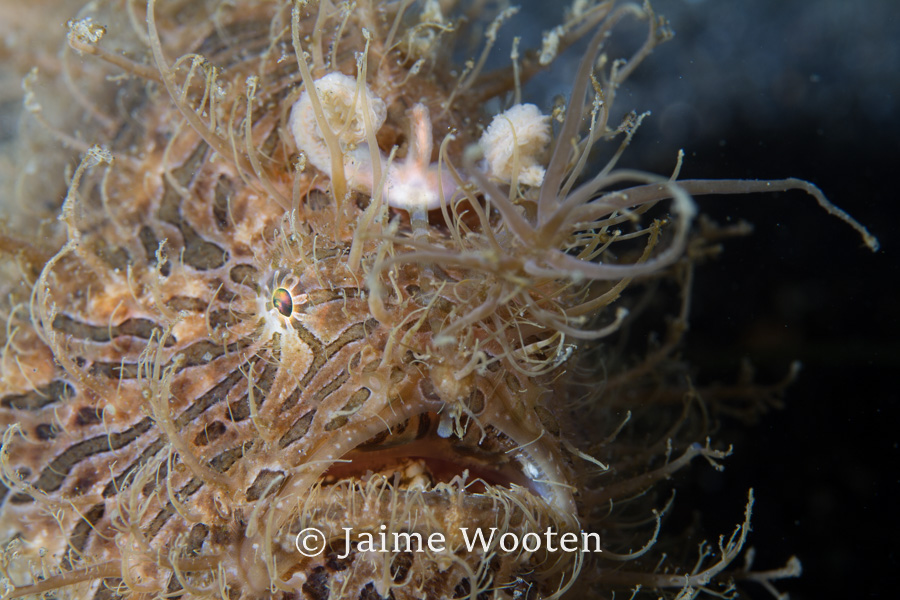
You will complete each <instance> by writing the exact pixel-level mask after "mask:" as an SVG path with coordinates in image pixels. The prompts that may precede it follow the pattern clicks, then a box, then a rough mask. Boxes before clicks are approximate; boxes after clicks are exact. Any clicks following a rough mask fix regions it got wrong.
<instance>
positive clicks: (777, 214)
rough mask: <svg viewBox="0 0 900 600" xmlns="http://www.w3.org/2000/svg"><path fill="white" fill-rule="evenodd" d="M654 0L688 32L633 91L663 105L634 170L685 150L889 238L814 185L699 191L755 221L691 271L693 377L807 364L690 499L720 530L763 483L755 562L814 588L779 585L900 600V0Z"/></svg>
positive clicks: (632, 104)
mask: <svg viewBox="0 0 900 600" xmlns="http://www.w3.org/2000/svg"><path fill="white" fill-rule="evenodd" d="M653 5H654V8H656V10H657V11H658V12H659V13H661V14H665V15H666V16H667V17H668V18H669V20H670V22H671V24H672V28H673V29H674V30H675V32H676V35H675V38H674V39H673V40H671V41H669V42H667V43H666V44H664V45H662V46H660V47H659V48H657V49H656V51H655V52H654V53H653V55H651V57H650V58H649V59H648V60H647V61H646V63H645V64H644V65H642V66H641V67H640V68H639V69H638V71H637V72H636V73H635V75H634V77H633V78H632V79H631V80H629V82H628V83H627V84H626V86H625V88H624V89H623V90H622V92H621V93H620V95H619V98H618V104H619V108H620V109H623V110H631V109H634V110H637V111H639V112H641V111H644V110H650V111H652V115H651V116H650V117H648V119H647V120H646V121H645V122H644V125H643V126H642V128H641V130H640V131H639V132H638V135H637V137H636V139H635V142H634V144H633V145H632V147H631V148H630V149H629V151H628V153H627V158H626V159H625V162H626V164H627V165H628V166H634V167H638V168H642V169H645V170H649V171H654V172H658V173H664V174H667V173H670V172H671V170H672V167H673V164H674V159H675V153H676V151H677V150H678V149H679V148H683V149H684V151H685V153H686V160H685V166H684V169H683V171H682V177H683V178H695V177H696V178H704V177H708V178H750V179H756V178H758V179H778V178H784V177H799V178H803V179H806V180H809V181H812V182H814V183H815V184H817V185H818V186H819V187H820V188H821V189H822V190H823V191H824V192H825V193H826V194H827V195H828V197H829V198H830V199H831V200H832V201H833V202H834V203H835V204H837V205H838V206H840V207H842V208H844V209H845V210H847V211H848V212H849V213H850V214H852V215H853V216H854V217H855V218H857V219H858V220H859V221H860V222H861V223H863V224H864V225H866V226H867V227H868V228H869V229H870V231H871V232H872V233H874V234H875V235H876V236H878V238H879V240H880V242H881V250H880V251H879V252H878V253H876V254H873V253H871V252H870V251H869V250H868V249H866V248H865V247H864V245H863V244H862V242H861V239H860V237H859V236H858V235H857V234H856V233H855V232H854V231H853V230H852V229H851V228H850V227H848V226H846V225H845V224H843V223H841V222H840V221H839V220H837V219H835V218H832V217H829V216H828V215H827V214H825V213H824V212H823V211H822V210H821V209H819V207H818V206H817V205H816V203H815V201H814V200H813V199H812V198H811V197H808V196H806V195H805V194H803V193H801V192H791V193H786V194H773V195H751V196H743V197H742V196H728V197H718V198H716V197H707V198H701V199H700V200H699V205H700V208H701V210H702V211H703V212H705V213H707V214H709V215H711V216H713V217H714V218H715V219H716V220H717V221H718V222H720V223H727V222H736V221H737V220H740V219H744V220H747V221H749V222H751V223H752V224H753V225H754V229H755V230H754V233H753V234H752V235H751V236H749V237H746V238H742V239H737V240H732V241H729V242H728V243H727V244H726V246H725V253H724V255H723V256H722V257H721V258H720V259H719V260H717V261H714V262H712V263H707V264H705V265H703V266H702V267H701V268H699V269H698V271H697V273H696V279H695V294H694V301H693V304H692V309H691V317H690V326H691V329H690V331H689V333H688V334H687V337H686V346H685V353H686V356H687V357H689V360H690V362H691V363H692V364H693V365H695V366H696V367H697V377H698V380H699V381H701V382H702V381H712V380H722V381H729V380H731V381H733V380H734V377H735V376H736V373H737V370H738V366H739V364H740V361H741V360H742V359H744V358H747V359H750V360H751V361H752V363H753V364H754V366H755V367H757V373H758V379H759V380H760V381H764V382H766V381H767V382H774V381H777V380H779V379H780V378H781V377H782V376H783V375H784V374H785V373H786V372H787V369H788V367H789V365H790V363H791V361H793V360H800V361H801V362H802V363H803V370H802V371H801V373H800V376H799V378H798V380H797V381H796V382H795V383H794V384H793V385H792V386H791V387H790V388H789V390H788V393H787V395H786V406H785V409H784V410H781V411H775V412H772V413H770V414H768V415H766V416H765V417H764V418H763V419H762V421H761V422H760V423H759V424H757V425H755V426H753V427H751V428H749V429H748V428H744V429H742V428H740V427H738V426H736V427H735V433H733V434H732V435H730V436H729V439H730V440H731V441H734V442H735V452H734V455H733V456H732V457H731V458H729V459H728V460H727V461H726V463H725V464H726V470H725V472H724V473H721V474H719V473H716V472H714V471H713V470H712V469H711V468H709V467H707V466H706V465H702V464H697V465H695V466H694V471H693V472H692V474H691V476H689V477H687V478H685V479H684V480H683V485H682V486H681V488H680V491H679V495H678V499H677V502H678V503H679V504H681V505H682V506H685V505H686V506H693V507H694V508H695V510H696V511H699V514H700V519H701V522H702V523H703V525H704V526H705V528H706V530H707V531H708V532H709V533H711V534H714V533H724V534H729V533H730V532H731V531H732V529H733V527H734V525H735V524H736V523H738V522H739V521H740V519H741V517H742V514H743V513H742V510H743V505H744V502H745V500H746V495H747V490H748V488H750V487H753V488H754V490H755V494H756V500H757V501H756V508H755V511H754V517H753V533H752V534H751V537H750V540H749V544H750V545H752V546H754V547H755V548H756V549H757V557H758V558H757V563H756V566H757V567H758V568H763V569H768V568H777V567H780V566H781V565H783V564H784V562H785V561H786V560H787V559H788V558H789V557H790V556H791V555H792V554H796V555H797V556H798V557H799V558H800V559H801V561H802V563H803V568H804V575H803V577H802V578H801V579H799V580H792V581H785V582H781V583H780V584H779V585H778V587H779V589H780V590H782V591H788V592H790V595H791V597H792V598H882V597H884V598H888V597H891V598H892V597H894V596H895V595H896V591H895V589H896V586H895V585H891V582H893V581H895V580H896V577H895V576H892V575H891V574H892V573H893V571H894V570H896V569H897V568H900V565H898V557H897V551H896V549H895V548H894V547H893V542H894V538H895V536H894V533H895V532H897V531H900V527H898V525H900V523H898V518H897V500H898V499H900V485H898V479H900V469H898V466H900V461H898V453H900V452H898V441H900V436H898V434H897V426H898V423H900V419H898V417H900V410H898V404H900V402H898V397H900V392H898V385H897V379H898V376H900V343H898V337H900V319H898V317H897V305H898V302H897V291H898V281H900V262H898V259H897V253H898V237H897V236H896V234H895V223H896V222H897V217H898V202H900V193H898V186H897V183H896V182H897V179H896V176H895V175H894V172H895V170H896V168H897V167H898V165H900V143H898V136H900V119H898V117H897V115H896V105H897V104H898V101H900V68H898V67H900V36H897V35H896V31H897V30H898V28H900V3H897V2H896V1H894V0H857V1H853V2H851V1H849V0H816V1H811V0H694V1H688V0H657V1H655V2H653ZM549 10H550V9H549V8H548V6H547V5H546V4H535V5H534V6H531V5H529V6H528V7H527V11H526V14H527V15H528V18H530V19H531V22H530V25H531V27H533V28H534V31H532V30H531V29H529V28H527V27H526V28H525V30H524V31H525V35H526V36H528V35H534V36H539V30H540V29H541V27H542V26H543V28H547V27H549V26H550V25H551V24H553V23H555V22H556V21H557V20H558V18H559V17H558V14H551V13H550V12H548V11H549ZM635 31H636V32H638V31H641V30H640V29H639V28H635ZM516 33H517V34H521V31H520V32H516ZM613 47H615V44H614V45H613ZM623 47H628V46H627V44H625V46H623ZM631 47H633V45H632V46H631ZM620 55H621V54H614V53H611V57H612V56H620ZM577 60H578V51H577V49H573V51H572V52H570V53H569V54H567V55H564V56H563V57H562V59H561V60H560V62H559V63H558V66H557V67H556V68H554V70H553V72H552V74H550V76H549V78H548V79H549V83H548V82H547V81H546V80H543V81H542V82H541V83H539V84H533V85H530V86H529V91H530V92H531V93H532V94H535V95H537V96H540V95H541V94H544V97H545V98H547V99H549V98H550V97H552V95H554V94H559V93H565V90H566V89H567V87H568V86H569V85H570V78H571V75H572V72H573V71H574V65H575V62H576V61H577ZM545 102H549V100H545ZM746 590H747V591H748V592H750V595H751V596H752V597H754V598H766V597H769V596H768V594H767V592H765V591H764V590H763V589H762V588H760V587H752V586H748V587H747V588H746Z"/></svg>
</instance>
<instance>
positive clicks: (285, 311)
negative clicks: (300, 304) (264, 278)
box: [272, 288, 294, 317]
mask: <svg viewBox="0 0 900 600" xmlns="http://www.w3.org/2000/svg"><path fill="white" fill-rule="evenodd" d="M272 306H273V307H274V308H275V310H277V311H278V312H280V313H281V314H282V316H285V317H290V316H291V313H292V312H294V301H293V300H292V299H291V293H290V292H289V291H287V290H286V289H284V288H278V289H277V290H275V292H274V293H273V294H272Z"/></svg>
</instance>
